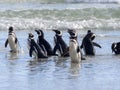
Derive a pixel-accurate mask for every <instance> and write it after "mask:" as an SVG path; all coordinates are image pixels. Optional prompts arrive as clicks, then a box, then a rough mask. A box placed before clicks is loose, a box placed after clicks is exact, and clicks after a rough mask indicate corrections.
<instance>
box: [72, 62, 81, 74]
mask: <svg viewBox="0 0 120 90" xmlns="http://www.w3.org/2000/svg"><path fill="white" fill-rule="evenodd" d="M80 68H81V63H72V62H71V66H70V73H71V74H72V76H79V72H80Z"/></svg>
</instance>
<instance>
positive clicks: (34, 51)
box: [27, 33, 47, 59]
mask: <svg viewBox="0 0 120 90" xmlns="http://www.w3.org/2000/svg"><path fill="white" fill-rule="evenodd" d="M27 40H28V49H29V55H30V57H32V55H34V56H35V57H37V58H38V59H39V58H47V56H46V55H45V54H44V52H43V51H42V49H41V48H40V47H39V45H38V44H37V43H36V42H35V40H34V35H33V34H32V33H29V36H28V39H27Z"/></svg>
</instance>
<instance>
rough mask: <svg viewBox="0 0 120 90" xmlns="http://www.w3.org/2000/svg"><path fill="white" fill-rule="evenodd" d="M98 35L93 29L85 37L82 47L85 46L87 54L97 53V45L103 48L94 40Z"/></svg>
mask: <svg viewBox="0 0 120 90" xmlns="http://www.w3.org/2000/svg"><path fill="white" fill-rule="evenodd" d="M95 37H96V35H95V34H94V33H93V32H91V30H88V32H87V35H86V36H85V37H84V38H83V40H82V44H81V46H80V47H81V49H82V48H83V50H84V53H85V55H93V56H94V55H95V49H94V46H97V47H99V48H101V46H100V45H99V44H97V43H96V42H93V40H94V39H95Z"/></svg>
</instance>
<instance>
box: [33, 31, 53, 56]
mask: <svg viewBox="0 0 120 90" xmlns="http://www.w3.org/2000/svg"><path fill="white" fill-rule="evenodd" d="M35 31H36V32H37V34H38V40H37V43H38V45H39V46H40V47H41V49H42V50H43V51H44V53H46V54H47V55H48V56H51V55H55V54H54V53H53V49H52V47H51V45H50V44H49V42H48V41H47V40H46V39H45V38H44V33H43V31H42V30H40V29H39V30H35Z"/></svg>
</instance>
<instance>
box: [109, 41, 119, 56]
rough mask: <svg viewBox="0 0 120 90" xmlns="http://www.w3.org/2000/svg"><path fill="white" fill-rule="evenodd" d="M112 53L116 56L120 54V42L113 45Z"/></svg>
mask: <svg viewBox="0 0 120 90" xmlns="http://www.w3.org/2000/svg"><path fill="white" fill-rule="evenodd" d="M111 49H112V52H114V53H115V54H116V55H117V54H120V42H114V43H112V45H111Z"/></svg>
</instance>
